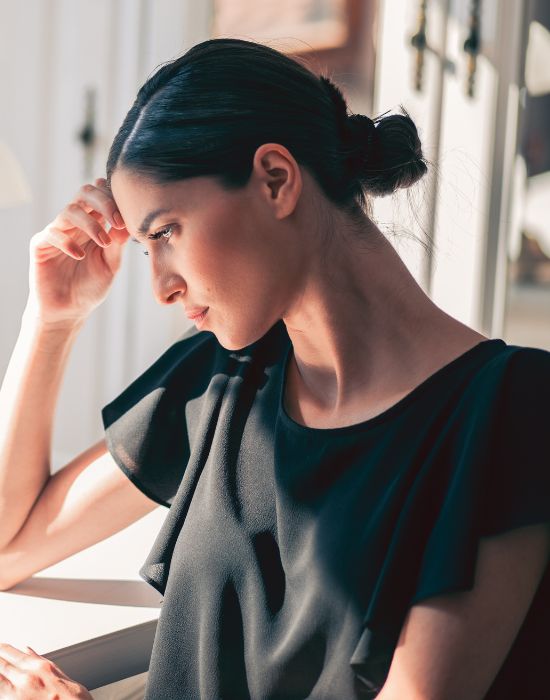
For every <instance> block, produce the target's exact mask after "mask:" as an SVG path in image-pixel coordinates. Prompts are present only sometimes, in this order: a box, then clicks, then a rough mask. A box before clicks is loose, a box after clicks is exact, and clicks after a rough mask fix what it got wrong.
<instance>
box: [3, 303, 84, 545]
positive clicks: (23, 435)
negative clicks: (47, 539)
mask: <svg viewBox="0 0 550 700" xmlns="http://www.w3.org/2000/svg"><path fill="white" fill-rule="evenodd" d="M81 325H82V324H80V323H76V322H75V323H71V324H64V325H59V326H57V327H56V326H45V325H43V324H41V323H40V322H39V321H37V320H35V319H34V318H33V317H32V315H30V314H28V313H27V312H25V313H24V314H23V319H22V321H21V329H20V332H19V337H18V339H17V342H16V344H15V348H14V350H13V353H12V356H11V359H10V362H9V365H8V369H7V371H6V374H5V376H4V380H3V382H2V388H1V390H0V522H1V523H2V527H1V528H0V550H1V549H2V548H3V547H4V546H6V545H7V544H8V543H9V542H10V541H11V540H12V539H13V537H14V536H15V535H16V534H17V532H18V531H19V529H20V528H21V526H22V525H23V523H24V522H25V519H26V518H27V516H28V514H29V512H30V511H31V509H32V507H33V505H34V503H35V501H36V499H37V498H38V496H39V495H40V493H41V491H42V489H43V488H44V486H45V485H46V483H47V481H48V479H49V477H50V449H51V436H52V423H53V416H54V412H55V406H56V402H57V398H58V394H59V389H60V384H61V379H62V377H63V372H64V370H65V366H66V363H67V359H68V357H69V353H70V350H71V348H72V345H73V343H74V341H75V339H76V337H77V334H78V331H79V330H80V327H81Z"/></svg>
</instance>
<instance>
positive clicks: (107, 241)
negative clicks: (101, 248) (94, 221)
mask: <svg viewBox="0 0 550 700" xmlns="http://www.w3.org/2000/svg"><path fill="white" fill-rule="evenodd" d="M99 240H100V241H101V242H102V243H104V244H105V245H111V239H110V238H109V236H108V235H107V234H106V233H100V234H99Z"/></svg>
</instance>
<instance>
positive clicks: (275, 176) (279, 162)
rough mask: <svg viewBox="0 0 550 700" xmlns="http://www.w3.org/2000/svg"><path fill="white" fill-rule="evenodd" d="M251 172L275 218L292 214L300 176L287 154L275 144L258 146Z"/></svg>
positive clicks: (299, 188) (298, 194)
mask: <svg viewBox="0 0 550 700" xmlns="http://www.w3.org/2000/svg"><path fill="white" fill-rule="evenodd" d="M253 172H254V175H255V177H256V180H257V182H258V184H259V187H260V191H261V192H262V194H263V195H264V196H265V199H266V203H267V204H268V206H270V207H271V208H272V209H273V212H274V214H275V216H276V218H277V219H283V218H285V217H286V216H289V215H290V214H292V212H293V211H294V209H295V207H296V204H297V203H298V199H299V197H300V194H301V192H302V174H301V172H300V166H299V165H298V163H297V162H296V160H295V159H294V158H293V157H292V155H291V154H290V153H289V151H288V150H287V149H286V148H285V147H284V146H281V145H280V144H278V143H264V144H262V145H261V146H259V147H258V148H257V150H256V153H255V154H254V161H253Z"/></svg>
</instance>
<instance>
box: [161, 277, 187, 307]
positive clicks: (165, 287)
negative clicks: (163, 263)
mask: <svg viewBox="0 0 550 700" xmlns="http://www.w3.org/2000/svg"><path fill="white" fill-rule="evenodd" d="M185 289H186V285H185V282H184V281H183V280H182V278H181V277H180V276H179V275H176V274H174V273H170V272H166V271H165V272H164V273H163V272H160V273H157V274H155V272H153V295H154V297H155V299H156V300H157V302H158V303H159V304H161V305H164V304H174V303H175V302H176V301H179V300H180V297H181V296H182V295H183V294H184V292H185Z"/></svg>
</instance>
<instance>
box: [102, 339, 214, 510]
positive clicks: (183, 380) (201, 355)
mask: <svg viewBox="0 0 550 700" xmlns="http://www.w3.org/2000/svg"><path fill="white" fill-rule="evenodd" d="M224 352H225V351H224V350H223V348H221V346H220V345H219V343H218V342H217V340H216V338H215V336H214V335H213V334H212V333H210V332H207V331H203V332H198V331H197V329H196V328H195V327H192V328H190V329H189V330H187V331H186V332H185V333H184V334H182V336H181V337H180V338H178V340H177V341H176V342H175V343H174V344H173V345H171V346H170V347H169V348H168V349H167V350H166V351H165V352H164V353H163V354H162V355H161V356H160V357H159V358H158V359H157V360H156V361H155V362H154V363H153V364H152V365H151V366H150V367H149V368H148V369H147V370H146V371H145V372H143V374H141V375H140V376H139V377H138V378H137V379H135V380H134V381H133V382H132V383H131V384H130V385H129V386H128V387H127V388H126V389H125V390H124V391H123V392H122V393H121V394H120V395H119V396H117V397H116V398H115V399H114V400H113V401H111V402H110V403H108V404H107V405H106V406H104V407H103V408H102V410H101V415H102V419H103V425H104V428H105V441H106V443H107V447H108V449H109V452H110V453H111V455H112V456H113V459H114V460H115V462H116V464H117V465H118V466H119V467H120V468H121V469H122V471H123V472H124V473H125V474H126V476H127V477H128V478H129V479H130V480H131V481H132V482H133V483H134V484H135V485H136V487H137V488H139V489H140V490H141V491H142V492H143V493H144V494H146V495H147V496H148V497H149V498H151V499H152V500H154V501H156V502H157V503H159V504H160V505H163V506H166V507H167V508H169V507H170V506H171V504H172V499H173V498H174V496H175V494H176V492H177V490H178V487H179V484H180V482H181V480H182V478H183V474H184V471H185V467H186V465H187V462H188V460H189V456H190V449H191V448H190V443H191V442H192V438H193V434H194V429H195V427H196V425H197V422H198V420H199V414H200V411H201V407H202V401H203V396H204V394H205V391H206V389H207V387H208V384H209V382H210V380H211V377H212V373H213V372H214V371H215V367H216V363H217V361H219V360H220V359H221V354H223V353H224Z"/></svg>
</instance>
